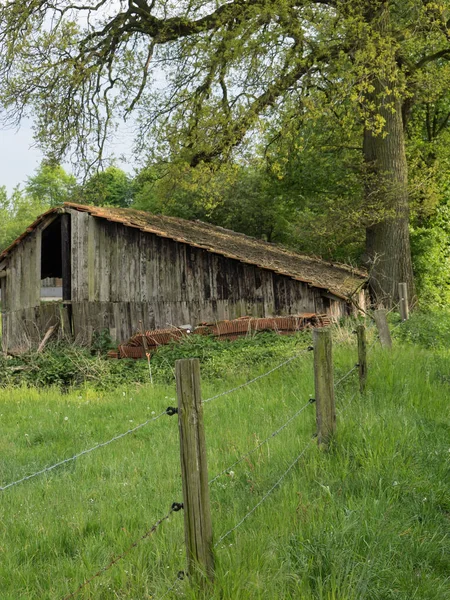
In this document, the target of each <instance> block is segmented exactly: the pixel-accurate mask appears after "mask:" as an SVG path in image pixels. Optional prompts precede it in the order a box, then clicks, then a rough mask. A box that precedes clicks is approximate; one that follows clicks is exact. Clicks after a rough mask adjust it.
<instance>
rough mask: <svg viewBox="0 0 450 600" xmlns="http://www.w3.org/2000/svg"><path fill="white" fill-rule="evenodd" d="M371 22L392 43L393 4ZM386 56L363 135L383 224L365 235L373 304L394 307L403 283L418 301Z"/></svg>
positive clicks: (374, 13) (370, 9) (372, 198)
mask: <svg viewBox="0 0 450 600" xmlns="http://www.w3.org/2000/svg"><path fill="white" fill-rule="evenodd" d="M366 19H367V21H368V22H369V23H370V24H371V26H372V28H373V31H374V34H375V36H374V37H375V38H376V37H377V36H380V38H381V39H384V40H385V41H387V40H388V39H389V35H390V20H389V2H387V1H386V0H381V2H379V3H378V4H376V5H374V3H372V2H368V3H367V11H366ZM386 46H387V44H386ZM385 52H386V50H384V53H383V56H384V69H382V70H381V72H379V73H378V74H376V75H375V76H374V79H373V90H372V92H371V93H370V94H369V95H368V96H369V98H368V100H369V102H370V103H371V104H372V106H371V113H372V117H373V128H369V127H367V128H366V129H365V131H364V143H363V150H364V160H365V163H366V167H367V182H366V200H367V204H368V206H373V205H374V203H375V204H376V206H377V207H378V209H381V214H380V217H381V218H380V220H379V221H378V222H377V223H376V224H374V225H372V226H370V227H368V228H367V230H366V255H367V261H368V267H369V272H370V280H369V284H370V289H371V292H372V295H373V300H374V302H375V303H376V304H383V305H384V306H386V307H391V306H392V305H393V304H394V303H395V302H397V300H398V284H399V283H400V282H404V283H407V284H408V291H409V297H410V298H413V297H414V281H413V271H412V261H411V248H410V242H409V203H408V166H407V162H406V154H405V137H404V129H403V120H402V110H401V103H400V100H399V98H398V97H396V95H395V94H394V93H393V91H392V88H393V83H392V82H393V80H394V81H395V79H396V77H395V72H396V69H397V68H398V67H397V62H396V57H395V55H394V53H392V55H390V54H389V53H388V54H386V53H385ZM394 86H395V84H394ZM380 118H381V119H380ZM381 120H382V121H384V125H383V127H382V130H381V132H380V131H374V129H376V125H377V123H380V121H381Z"/></svg>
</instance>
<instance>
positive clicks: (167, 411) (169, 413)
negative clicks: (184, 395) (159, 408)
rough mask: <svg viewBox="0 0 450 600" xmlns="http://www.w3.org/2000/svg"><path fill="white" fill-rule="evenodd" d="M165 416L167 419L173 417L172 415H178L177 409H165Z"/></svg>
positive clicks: (171, 407)
mask: <svg viewBox="0 0 450 600" xmlns="http://www.w3.org/2000/svg"><path fill="white" fill-rule="evenodd" d="M166 414H168V415H169V417H173V415H177V414H178V408H176V407H175V406H168V407H167V408H166Z"/></svg>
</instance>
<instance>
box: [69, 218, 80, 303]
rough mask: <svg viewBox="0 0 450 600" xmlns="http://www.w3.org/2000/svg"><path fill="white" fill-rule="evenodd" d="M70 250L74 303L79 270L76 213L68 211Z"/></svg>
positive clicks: (76, 294) (77, 295)
mask: <svg viewBox="0 0 450 600" xmlns="http://www.w3.org/2000/svg"><path fill="white" fill-rule="evenodd" d="M69 214H70V249H71V265H70V268H71V277H72V301H73V302H76V301H78V299H79V293H78V284H79V270H80V256H79V246H78V229H79V222H78V214H79V213H78V211H76V210H71V211H70V213H69Z"/></svg>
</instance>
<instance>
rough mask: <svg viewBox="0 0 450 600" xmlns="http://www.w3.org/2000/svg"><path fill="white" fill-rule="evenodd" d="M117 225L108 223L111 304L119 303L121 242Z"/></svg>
mask: <svg viewBox="0 0 450 600" xmlns="http://www.w3.org/2000/svg"><path fill="white" fill-rule="evenodd" d="M117 237H118V225H117V223H108V235H107V239H108V245H109V256H110V299H111V302H119V300H120V296H119V276H118V271H119V252H118V247H119V241H118V239H117Z"/></svg>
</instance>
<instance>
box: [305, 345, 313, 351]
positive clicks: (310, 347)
mask: <svg viewBox="0 0 450 600" xmlns="http://www.w3.org/2000/svg"><path fill="white" fill-rule="evenodd" d="M306 349H307V350H308V352H311V351H312V350H314V346H308V347H307V348H306Z"/></svg>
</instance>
